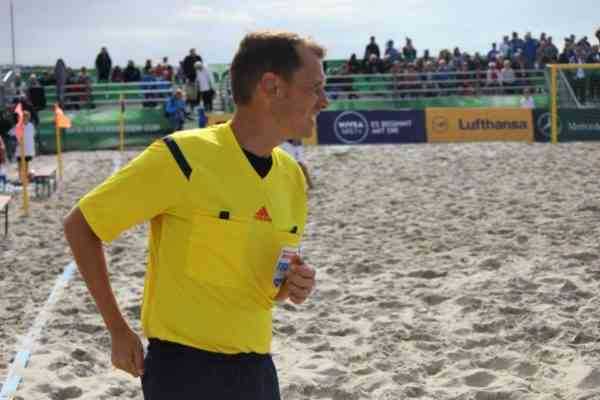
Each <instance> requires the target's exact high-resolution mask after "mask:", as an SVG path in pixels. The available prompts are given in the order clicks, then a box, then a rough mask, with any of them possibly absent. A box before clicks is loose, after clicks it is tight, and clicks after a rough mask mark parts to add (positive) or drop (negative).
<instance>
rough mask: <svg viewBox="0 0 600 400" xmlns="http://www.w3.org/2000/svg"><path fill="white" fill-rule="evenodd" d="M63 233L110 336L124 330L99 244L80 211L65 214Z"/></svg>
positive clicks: (74, 210) (99, 241)
mask: <svg viewBox="0 0 600 400" xmlns="http://www.w3.org/2000/svg"><path fill="white" fill-rule="evenodd" d="M64 230H65V237H66V238H67V241H68V242H69V246H70V247H71V251H72V253H73V257H74V258H75V262H76V263H77V267H78V268H79V272H80V273H81V276H82V277H83V280H84V281H85V284H86V285H87V288H88V290H89V291H90V294H91V295H92V297H93V298H94V300H95V302H96V306H97V307H98V310H99V311H100V314H101V315H102V318H103V319H104V323H105V324H106V327H107V328H108V330H109V331H110V332H111V333H113V332H115V331H119V330H123V329H127V327H128V325H127V322H126V321H125V319H124V318H123V315H122V314H121V311H120V310H119V306H118V305H117V301H116V299H115V295H114V293H113V290H112V288H111V285H110V281H109V278H108V270H107V267H106V258H105V255H104V249H103V246H102V241H101V240H100V239H99V238H98V237H97V236H96V234H95V233H94V231H92V229H91V228H90V226H89V225H88V223H87V221H86V220H85V217H84V216H83V214H82V213H81V210H80V209H79V208H77V207H76V208H74V209H73V210H72V211H71V212H70V213H69V215H67V217H66V218H65V222H64Z"/></svg>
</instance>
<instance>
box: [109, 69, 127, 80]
mask: <svg viewBox="0 0 600 400" xmlns="http://www.w3.org/2000/svg"><path fill="white" fill-rule="evenodd" d="M123 79H124V78H123V70H122V69H121V67H119V66H118V65H115V67H114V68H113V70H112V74H111V77H110V81H111V82H123Z"/></svg>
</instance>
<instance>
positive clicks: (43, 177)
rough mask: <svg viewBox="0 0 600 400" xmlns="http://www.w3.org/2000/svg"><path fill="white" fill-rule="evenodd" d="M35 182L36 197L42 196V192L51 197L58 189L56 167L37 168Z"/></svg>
mask: <svg viewBox="0 0 600 400" xmlns="http://www.w3.org/2000/svg"><path fill="white" fill-rule="evenodd" d="M33 183H34V184H35V197H40V195H41V194H45V195H46V197H50V195H51V194H52V192H54V191H55V190H56V167H54V166H47V167H42V168H40V169H39V170H36V171H35V175H34V176H33Z"/></svg>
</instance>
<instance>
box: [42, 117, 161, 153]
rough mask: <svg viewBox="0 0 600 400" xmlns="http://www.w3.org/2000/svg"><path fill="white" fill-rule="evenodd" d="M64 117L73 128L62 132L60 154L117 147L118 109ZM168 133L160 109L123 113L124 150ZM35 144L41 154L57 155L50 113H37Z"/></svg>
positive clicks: (142, 144)
mask: <svg viewBox="0 0 600 400" xmlns="http://www.w3.org/2000/svg"><path fill="white" fill-rule="evenodd" d="M66 114H67V116H68V117H69V118H71V123H72V127H71V128H69V129H65V130H64V134H63V136H62V138H63V140H62V145H63V151H69V150H103V149H116V148H118V147H119V132H120V125H119V123H120V122H119V121H120V111H119V109H117V108H111V109H104V110H84V111H78V112H67V113H66ZM170 132H171V126H170V124H169V121H168V119H167V118H166V117H165V116H164V113H163V111H162V110H160V109H151V108H130V109H127V110H126V111H125V146H128V147H129V146H147V145H148V144H150V143H152V142H153V141H154V140H155V139H156V138H159V137H161V136H164V135H166V134H168V133H170ZM37 144H38V149H39V152H40V153H55V152H56V133H55V128H54V114H53V113H52V112H49V111H42V112H41V113H40V124H39V127H38V140H37Z"/></svg>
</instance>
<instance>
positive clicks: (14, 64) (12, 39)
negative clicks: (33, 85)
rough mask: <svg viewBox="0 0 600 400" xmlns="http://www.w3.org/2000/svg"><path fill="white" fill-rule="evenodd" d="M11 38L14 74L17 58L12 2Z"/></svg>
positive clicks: (11, 4) (11, 3)
mask: <svg viewBox="0 0 600 400" xmlns="http://www.w3.org/2000/svg"><path fill="white" fill-rule="evenodd" d="M10 37H11V44H12V70H13V74H14V73H15V71H16V68H17V61H16V60H17V58H16V57H15V11H14V7H13V2H12V0H10Z"/></svg>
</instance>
